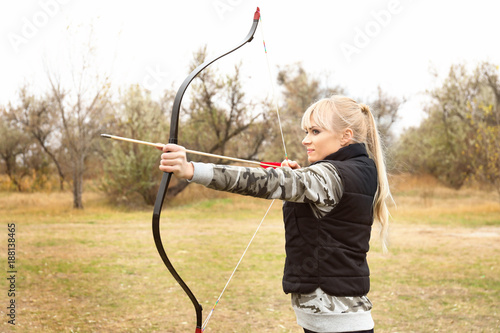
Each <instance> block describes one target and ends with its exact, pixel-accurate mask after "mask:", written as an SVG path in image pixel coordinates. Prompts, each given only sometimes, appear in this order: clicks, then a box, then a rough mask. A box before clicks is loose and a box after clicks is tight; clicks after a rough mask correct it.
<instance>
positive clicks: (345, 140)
mask: <svg viewBox="0 0 500 333" xmlns="http://www.w3.org/2000/svg"><path fill="white" fill-rule="evenodd" d="M353 136H354V134H353V132H352V129H350V128H346V129H345V130H344V134H343V135H342V138H341V139H340V144H341V145H342V147H344V146H347V145H349V144H351V141H352V138H353Z"/></svg>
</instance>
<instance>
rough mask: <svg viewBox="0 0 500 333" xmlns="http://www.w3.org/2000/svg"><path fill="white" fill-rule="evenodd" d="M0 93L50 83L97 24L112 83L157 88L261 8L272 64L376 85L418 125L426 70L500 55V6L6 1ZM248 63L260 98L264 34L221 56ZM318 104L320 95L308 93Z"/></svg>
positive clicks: (358, 94)
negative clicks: (404, 102) (48, 73)
mask: <svg viewBox="0 0 500 333" xmlns="http://www.w3.org/2000/svg"><path fill="white" fill-rule="evenodd" d="M0 3H1V5H0V6H1V7H0V37H1V40H0V47H1V50H2V51H1V53H0V55H1V57H2V58H1V61H0V89H1V94H0V103H1V104H5V103H7V102H9V101H15V100H16V94H17V91H18V89H19V87H20V86H21V85H22V84H23V83H29V84H30V85H31V86H32V87H33V89H34V90H36V91H46V90H47V87H48V81H47V76H46V74H45V71H46V68H49V69H50V70H51V71H52V72H57V71H60V72H61V75H63V76H64V75H66V74H67V72H68V69H69V67H68V58H69V56H68V49H76V50H78V47H79V45H82V44H84V42H85V41H86V39H87V38H88V36H89V33H88V31H89V27H90V26H93V29H94V34H93V36H94V37H93V41H92V42H93V44H94V45H95V46H96V53H97V64H98V66H99V71H100V73H108V74H110V75H111V79H112V82H113V84H114V85H115V86H126V85H128V84H131V83H138V84H140V85H141V86H142V87H144V88H147V89H150V90H151V91H152V92H153V94H154V95H156V96H157V95H159V94H160V93H161V92H162V91H163V90H164V89H165V88H170V87H171V86H172V84H173V85H174V87H175V88H177V86H178V85H179V84H180V83H181V82H182V80H183V79H184V77H186V76H187V74H188V72H187V70H188V69H187V68H188V64H189V61H190V59H191V57H192V54H193V52H194V51H196V50H197V49H199V48H200V47H201V46H202V45H205V44H206V45H207V46H208V52H209V54H210V55H211V56H213V55H216V54H218V53H220V52H222V51H224V50H225V49H227V48H228V47H231V46H233V44H235V43H237V42H238V41H240V40H241V39H242V38H243V37H244V36H245V35H246V33H247V32H248V30H249V28H250V26H251V24H252V18H253V13H254V11H255V8H256V7H257V6H259V7H260V8H261V13H262V19H263V21H262V25H263V28H264V30H263V31H264V37H265V41H266V45H267V49H268V54H269V61H270V65H271V68H272V72H273V74H275V73H276V68H277V66H284V65H287V64H293V63H296V62H299V61H300V62H302V63H303V66H304V68H305V69H306V70H308V71H309V72H311V73H312V74H317V75H319V74H324V75H323V77H324V78H325V80H327V83H329V84H331V85H337V84H339V85H341V86H343V87H345V88H346V89H347V92H348V95H350V96H352V97H354V98H357V99H358V100H359V101H363V99H368V98H370V97H372V96H373V95H374V93H375V92H376V89H377V86H379V85H380V86H381V87H382V89H383V90H385V91H386V92H388V93H389V94H391V95H393V96H396V97H400V98H403V97H404V98H406V99H407V100H409V103H408V105H407V107H405V108H403V109H402V111H401V116H402V117H403V119H402V121H401V122H400V123H399V128H404V127H407V126H410V125H416V124H418V122H419V120H420V119H421V117H422V112H421V111H420V110H421V106H420V104H419V103H421V100H422V99H423V98H422V96H423V93H424V92H425V90H426V89H429V88H432V86H433V84H435V82H434V79H433V77H432V76H431V75H430V74H429V68H431V67H432V68H435V69H437V70H438V72H439V73H440V75H441V77H445V76H446V73H447V71H448V70H449V68H450V66H451V65H452V64H456V63H467V64H469V65H470V66H471V67H473V66H475V65H476V64H477V63H478V62H480V61H490V62H493V63H495V64H498V65H500V43H499V42H498V32H499V12H500V5H499V4H497V2H496V1H491V0H489V1H488V0H475V1H451V0H450V1H448V0H443V1H430V0H420V1H419V0H413V1H412V0H399V1H396V0H381V1H379V0H376V1H374V0H370V1H368V0H365V1H347V0H339V1H326V0H322V1H319V0H316V1H314V0H308V1H298V0H273V1H270V0H267V1H253V0H246V1H243V0H183V1H180V0H177V1H166V0H163V1H160V0H143V1H104V0H86V1H82V0H37V1H35V0H24V1H6V0H2V1H1V2H0ZM240 61H241V62H242V65H243V71H244V73H245V83H244V85H243V87H244V88H245V89H246V90H247V91H248V93H249V95H250V96H255V97H256V98H264V97H265V96H266V95H267V94H268V92H269V91H270V90H271V88H270V80H269V73H268V69H267V63H266V59H265V56H264V52H263V47H262V34H261V31H259V30H258V31H257V33H256V36H255V39H254V41H253V42H252V43H250V44H249V45H246V46H245V47H243V48H242V49H240V50H239V51H237V52H235V54H233V55H231V56H229V57H227V58H225V59H224V60H221V61H219V62H217V64H218V66H219V68H220V69H221V70H230V69H231V67H232V66H233V65H234V64H235V63H238V62H240ZM311 102H313V101H311Z"/></svg>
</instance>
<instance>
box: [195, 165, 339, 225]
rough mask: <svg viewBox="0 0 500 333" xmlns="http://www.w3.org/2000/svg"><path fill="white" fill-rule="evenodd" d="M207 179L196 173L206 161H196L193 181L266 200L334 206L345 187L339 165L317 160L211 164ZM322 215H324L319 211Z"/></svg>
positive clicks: (204, 166)
mask: <svg viewBox="0 0 500 333" xmlns="http://www.w3.org/2000/svg"><path fill="white" fill-rule="evenodd" d="M211 166H212V170H210V171H211V173H209V175H210V176H211V177H210V176H209V177H208V178H211V179H210V180H209V181H208V178H206V179H205V181H201V180H199V179H198V177H197V176H196V173H197V170H202V169H203V168H205V171H206V168H207V167H208V165H207V164H205V165H203V167H201V165H199V164H198V163H196V164H195V177H193V181H194V182H198V183H202V184H204V185H205V186H207V187H209V188H212V189H215V190H219V191H226V192H232V193H238V194H242V195H248V196H252V197H258V198H265V199H281V200H285V201H293V202H302V203H310V204H313V206H316V207H323V208H327V210H328V211H330V210H331V209H332V207H334V206H335V205H336V204H337V203H338V202H339V200H340V198H341V197H342V193H343V186H342V181H341V179H340V176H339V174H338V172H337V170H336V168H335V167H334V166H333V165H332V164H331V163H318V164H315V165H312V166H309V167H306V168H302V169H296V170H292V169H290V168H277V169H259V168H248V167H239V166H227V165H213V164H212V165H211ZM319 215H323V214H321V213H320V214H319Z"/></svg>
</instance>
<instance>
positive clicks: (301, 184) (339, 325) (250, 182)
mask: <svg viewBox="0 0 500 333" xmlns="http://www.w3.org/2000/svg"><path fill="white" fill-rule="evenodd" d="M193 165H194V176H193V179H192V180H191V181H192V182H195V183H198V184H202V185H204V186H207V187H209V188H212V189H215V190H218V191H226V192H232V193H238V194H242V195H248V196H252V197H258V198H264V199H281V200H285V201H293V202H300V203H309V204H310V205H311V208H312V210H313V212H314V214H315V216H316V217H317V218H321V217H323V216H325V215H326V214H328V213H329V212H330V211H331V210H332V209H333V208H334V207H335V206H336V205H337V203H338V202H339V201H340V198H341V197H342V194H343V185H342V180H341V178H340V176H339V174H338V172H337V170H336V168H335V167H334V166H333V165H332V164H331V163H318V164H314V165H312V166H309V167H306V168H301V169H296V170H292V169H290V168H286V167H285V168H277V169H260V168H247V167H238V166H227V165H214V164H205V163H196V162H193ZM292 307H293V309H294V310H295V314H296V316H297V323H298V324H299V325H301V326H302V327H304V328H307V329H308V330H312V331H315V332H346V331H361V330H370V329H372V328H373V319H372V317H371V311H370V310H371V308H372V304H371V302H370V300H369V299H368V298H367V297H366V296H362V297H336V296H331V295H327V294H326V293H325V292H323V290H321V288H318V289H316V290H315V291H314V292H312V293H310V294H307V295H305V294H292Z"/></svg>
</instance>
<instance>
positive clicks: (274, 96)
mask: <svg viewBox="0 0 500 333" xmlns="http://www.w3.org/2000/svg"><path fill="white" fill-rule="evenodd" d="M259 12H260V11H259ZM259 21H260V24H259V29H260V32H261V35H262V43H263V45H264V53H265V56H266V63H267V70H268V73H269V79H270V81H271V91H272V101H273V104H274V107H275V109H276V116H277V118H278V124H279V128H280V133H281V141H282V144H283V151H284V153H285V160H286V161H288V154H287V150H286V143H285V136H284V134H283V126H282V124H281V117H280V111H279V105H278V101H277V99H276V89H275V83H274V80H273V73H272V69H271V64H270V61H269V55H268V53H267V47H266V42H265V39H264V28H263V24H262V14H261V15H260V18H259ZM275 201H276V199H273V200H272V201H271V204H270V205H269V207H268V208H267V211H266V213H265V214H264V216H263V217H262V219H261V220H260V223H259V225H258V226H257V229H256V230H255V232H254V234H253V235H252V238H251V239H250V241H249V242H248V244H247V246H246V248H245V250H244V251H243V254H242V255H241V257H240V259H239V260H238V263H237V264H236V267H235V268H234V269H233V272H232V273H231V275H230V276H229V279H228V280H227V282H226V285H225V286H224V288H223V289H222V292H221V293H220V295H219V297H217V300H216V301H215V304H214V306H213V307H212V310H210V313H209V314H208V316H207V318H206V319H205V321H204V322H203V325H202V326H201V329H202V331H204V330H205V329H206V328H207V325H208V322H209V321H210V318H211V317H212V314H213V313H214V311H215V308H216V307H217V305H218V304H219V301H220V300H221V298H222V295H223V294H224V292H225V291H226V289H227V287H228V286H229V283H230V282H231V280H232V278H233V276H234V275H235V274H236V271H237V270H238V267H239V266H240V263H241V262H242V261H243V257H244V256H245V254H246V253H247V251H248V249H249V248H250V245H251V244H252V242H253V240H254V238H255V236H256V235H257V233H258V232H259V230H260V227H261V226H262V224H263V223H264V220H265V219H266V217H267V215H268V213H269V211H270V210H271V207H272V206H273V204H274V202H275Z"/></svg>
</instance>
